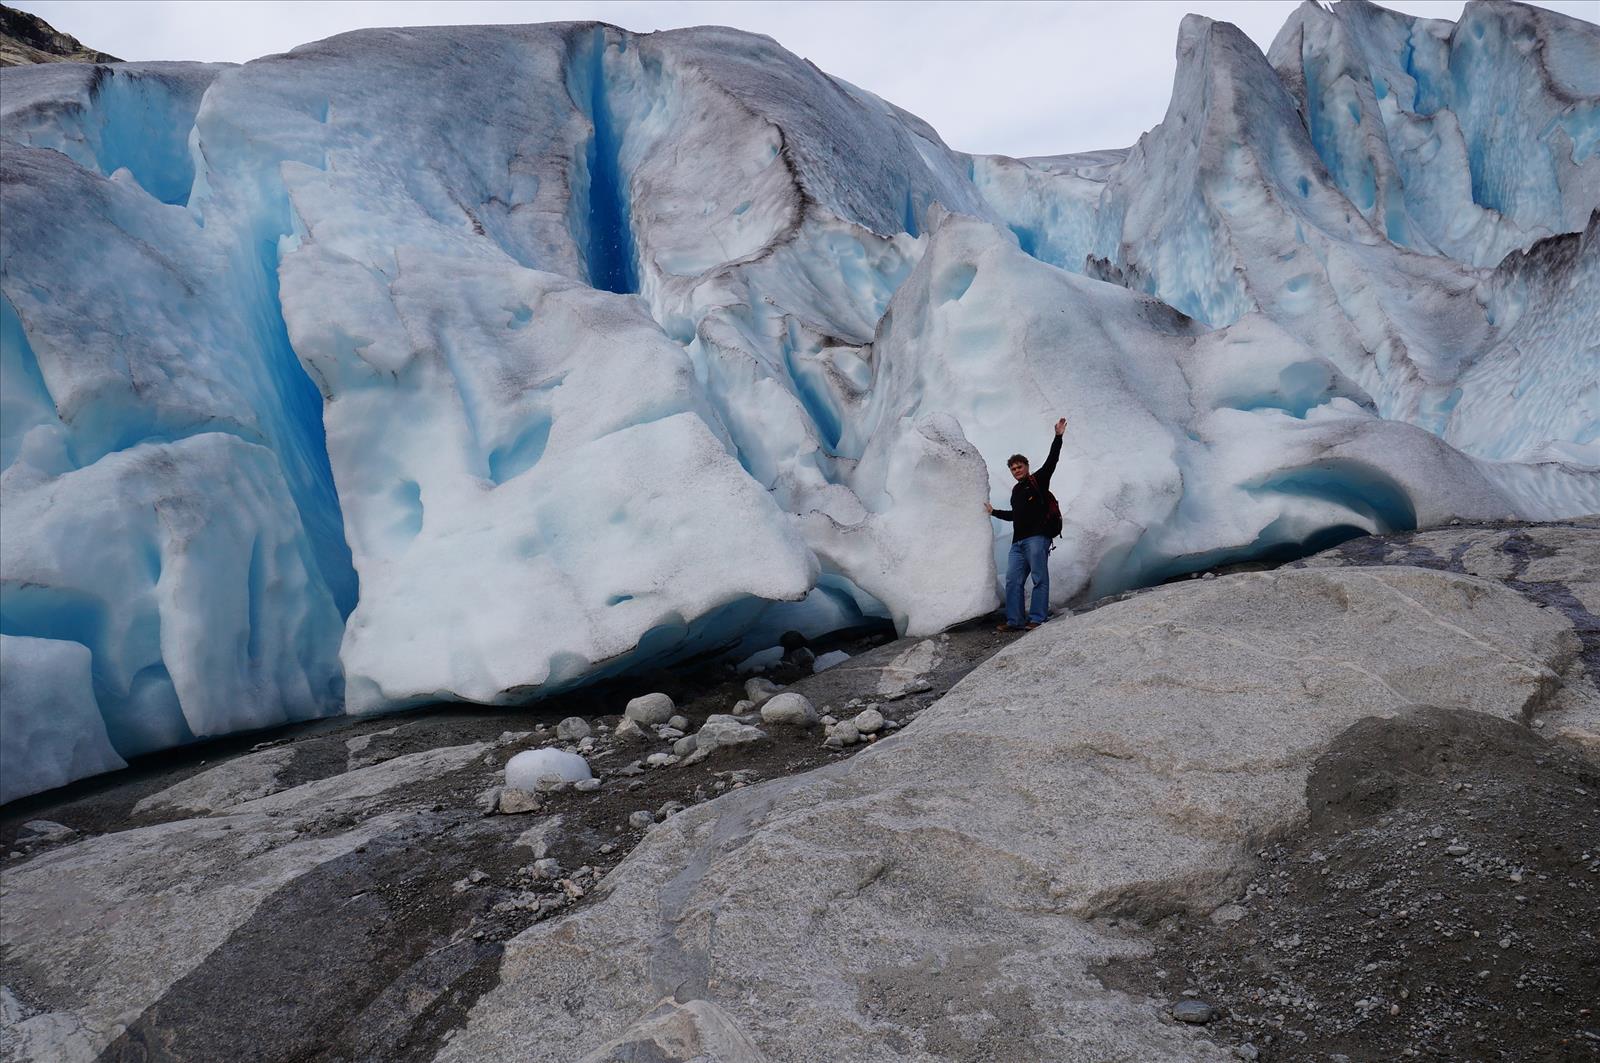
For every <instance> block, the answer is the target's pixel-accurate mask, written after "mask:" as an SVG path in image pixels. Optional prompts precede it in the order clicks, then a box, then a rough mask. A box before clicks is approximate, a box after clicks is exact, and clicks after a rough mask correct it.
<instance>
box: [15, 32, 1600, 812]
mask: <svg viewBox="0 0 1600 1063" xmlns="http://www.w3.org/2000/svg"><path fill="white" fill-rule="evenodd" d="M1177 56H1178V70H1177V75H1176V78H1175V83H1174V89H1173V96H1172V103H1171V106H1170V108H1169V110H1168V112H1167V114H1166V116H1165V117H1164V119H1163V120H1162V122H1161V123H1160V124H1159V125H1157V126H1156V127H1155V128H1153V129H1152V130H1150V131H1149V132H1148V133H1147V134H1145V135H1144V136H1143V137H1141V138H1140V140H1139V142H1138V143H1137V144H1134V145H1132V146H1130V147H1127V148H1124V149H1114V150H1106V151H1098V152H1092V153H1085V154H1079V155H1066V156H1055V157H1048V158H1033V159H1011V158H1006V157H1000V156H975V155H969V154H966V153H963V152H960V151H958V150H955V149H953V148H951V147H949V146H947V145H946V144H945V143H944V142H943V141H942V140H941V139H940V137H939V135H938V133H937V132H936V131H935V130H934V129H932V128H931V127H930V126H929V125H928V124H927V123H925V122H923V121H922V120H920V119H918V118H917V117H916V116H914V115H911V114H909V113H908V112H906V111H904V110H902V109H900V108H898V107H896V106H895V105H893V104H892V103H890V102H888V101H886V100H883V99H881V98H879V97H877V96H875V95H873V94H872V93H871V92H868V91H867V90H865V89H862V88H859V87H857V86H855V85H851V84H849V83H847V82H844V81H842V80H840V79H837V78H834V77H830V76H829V75H827V74H826V73H824V72H822V71H820V70H818V69H817V68H816V67H815V66H813V65H811V64H810V63H807V62H805V61H804V60H801V59H799V58H798V57H796V56H794V55H791V54H790V53H788V52H786V51H785V50H783V49H782V47H781V46H779V45H778V44H777V43H776V42H774V41H772V40H770V39H768V38H765V37H759V36H755V35H752V34H747V33H742V32H739V31H735V30H731V29H724V28H715V27H706V28H698V29H693V30H675V31H666V32H660V33H654V34H633V33H629V32H627V31H625V30H622V29H619V28H617V27H612V26H606V25H602V24H596V23H565V24H547V25H536V26H496V27H447V28H430V29H393V30H373V31H360V32H356V33H350V34H344V35H341V36H337V37H333V38H330V39H328V40H325V41H320V42H317V43H314V44H308V45H305V46H302V47H299V48H296V49H294V50H293V51H291V52H288V53H285V54H283V55H276V56H268V57H266V58H263V59H259V60H256V61H254V62H251V63H247V64H243V65H230V64H198V63H121V64H102V65H93V64H52V65H50V66H47V67H34V68H27V67H23V68H9V69H6V70H5V71H3V72H0V137H3V145H4V151H3V152H0V196H3V201H0V207H3V209H4V214H5V225H4V226H3V227H0V259H3V266H0V647H3V649H4V668H5V672H6V675H5V679H4V683H5V697H4V702H5V707H4V728H3V733H0V764H3V766H4V770H3V774H4V776H5V779H4V788H3V793H0V799H3V800H11V799H13V798H15V797H19V796H23V795H25V794H28V793H33V792H37V791H39V790H43V789H46V788H49V787H53V786H58V785H61V784H63V783H65V782H68V781H71V780H72V779H74V778H80V777H83V776H85V775H90V774H93V773H96V772H100V771H105V770H111V769H114V768H116V767H119V766H120V765H121V764H122V763H123V762H124V761H125V760H126V759H127V758H129V757H134V756H138V755H140V754H143V753H147V752H151V751H153V750H157V749H161V748H164V747H167V746H171V745H176V744H181V743H185V742H191V741H194V740H196V739H199V738H204V737H207V736H211V735H218V734H224V733H229V732H233V731H239V730H247V729H252V728H260V727H267V726H272V725H275V724H279V723H283V722H286V721H292V720H303V719H311V718H316V717H321V716H327V715H332V714H336V713H341V712H351V713H364V712H381V711H391V710H395V709H399V708H404V707H406V706H410V705H416V704H420V703H424V702H429V701H436V700H457V701H469V702H477V703H487V704H512V703H519V702H522V701H526V700H529V699H532V698H536V697H538V696H541V695H544V694H548V693H551V692H553V691H557V690H560V689H564V688H566V687H570V686H572V685H574V684H577V683H583V682H590V681H593V680H595V679H597V678H600V677H604V676H615V675H619V674H622V673H625V672H627V671H628V670H630V669H635V668H640V667H645V666H657V665H661V664H666V663H670V662H672V661H674V660H678V659H682V658H684V657H686V656H689V655H693V654H700V653H712V652H721V653H728V654H730V655H732V657H733V659H739V658H742V657H744V656H748V655H749V654H750V653H753V652H755V651H757V650H760V649H763V648H764V647H766V646H769V645H771V644H772V643H773V642H774V641H776V636H777V634H779V633H780V632H782V631H784V630H788V629H797V630H800V631H802V632H804V633H806V634H808V635H816V634H821V633H824V632H827V631H830V630H837V629H841V628H845V627H851V626H854V625H857V624H859V623H861V622H862V621H863V619H865V618H881V619H882V620H885V621H888V622H892V623H893V624H894V625H895V627H896V628H897V629H898V630H899V631H901V632H902V633H906V634H925V633H930V632H935V631H938V630H940V629H942V628H944V627H946V626H949V625H950V624H953V623H957V622H960V621H963V620H966V619H970V618H972V617H974V616H979V615H982V614H984V613H986V612H988V611H989V610H991V609H993V608H994V606H995V605H996V603H997V601H998V595H997V570H996V559H997V556H998V555H999V554H1000V553H1001V552H1002V551H1003V549H1004V547H1005V545H1006V540H1007V535H1008V532H1009V529H1008V528H1007V527H1005V526H1003V525H1000V524H998V523H996V522H991V521H989V520H988V519H987V518H985V517H984V516H983V513H982V503H983V501H984V500H985V499H987V498H990V497H991V493H992V492H994V493H995V497H1000V496H1002V495H1003V494H1004V492H1005V485H1004V483H1003V482H1002V481H1001V480H995V481H994V482H993V485H992V484H991V475H992V474H994V473H995V472H997V471H1000V470H1002V469H1003V461H1004V458H1005V456H1006V455H1008V454H1010V453H1011V452H1013V451H1017V450H1021V451H1022V452H1024V453H1035V452H1039V451H1042V449H1043V447H1044V445H1045V444H1046V443H1047V442H1048V432H1049V426H1050V424H1052V423H1053V422H1054V420H1055V418H1056V417H1057V416H1065V417H1066V418H1067V419H1068V431H1067V436H1066V441H1065V446H1064V450H1063V455H1062V460H1061V466H1060V471H1059V472H1058V473H1057V476H1056V480H1055V490H1056V493H1057V495H1058V497H1059V498H1060V499H1061V502H1062V507H1063V510H1064V513H1065V515H1066V521H1065V529H1064V533H1063V538H1062V539H1061V540H1060V541H1059V542H1058V543H1057V549H1056V550H1055V551H1054V553H1053V554H1052V558H1051V572H1052V580H1051V586H1052V598H1053V602H1054V604H1055V605H1056V606H1058V607H1059V606H1063V605H1068V604H1074V603H1080V602H1085V601H1089V600H1092V599H1094V598H1097V597H1099V596H1102V595H1105V594H1111V593H1116V592H1119V591H1123V590H1127V589H1129V588H1133V587H1138V586H1143V585H1148V584H1151V583H1155V582H1160V581H1162V580H1165V579H1170V578H1174V577H1177V576H1182V575H1185V574H1188V573H1193V572H1197V571H1200V570H1203V569H1206V568H1209V567H1212V566H1215V565H1217V564H1222V563H1227V562H1232V561H1243V560H1274V559H1282V558H1288V557H1293V556H1299V555H1302V554H1305V553H1308V552H1312V551H1315V550H1316V549H1319V548H1321V547H1322V546H1325V545H1331V544H1332V543H1335V542H1337V541H1340V540H1341V539H1344V538H1349V537H1351V536H1355V535H1359V534H1363V533H1369V532H1392V531H1400V530H1407V529H1411V528H1418V527H1426V526H1429V525H1434V524H1438V523H1441V522H1447V521H1449V520H1451V519H1453V518H1464V519H1486V518H1501V517H1506V516H1516V517H1519V518H1528V519H1552V518H1557V517H1563V516H1569V515H1573V514H1578V513H1592V512H1596V511H1600V150H1597V149H1600V76H1597V74H1596V71H1600V28H1597V27H1596V26H1595V25H1593V24H1590V23H1585V22H1581V21H1577V20H1573V19H1569V18H1564V17H1562V16H1559V15H1555V14H1553V13H1550V12H1547V11H1540V10H1537V9H1532V8H1528V7H1525V6H1523V5H1520V4H1517V3H1512V2H1508V0H1474V2H1471V3H1469V4H1468V5H1467V7H1466V9H1465V11H1464V12H1463V15H1462V18H1461V20H1460V21H1459V22H1457V23H1449V22H1442V21H1438V20H1427V19H1417V18H1412V17H1410V16H1406V15H1402V14H1398V13H1396V12H1392V11H1387V10H1385V9H1382V8H1380V7H1377V6H1376V5H1374V4H1371V3H1367V2H1364V0H1345V2H1342V3H1339V4H1336V5H1334V6H1333V7H1332V9H1331V10H1329V9H1325V8H1323V7H1321V6H1319V5H1316V4H1312V3H1306V4H1303V5H1302V6H1301V7H1300V8H1299V9H1298V10H1297V11H1296V12H1295V13H1294V14H1293V16H1292V17H1291V18H1290V20H1289V22H1288V23H1287V24H1286V25H1285V27H1284V29H1283V31H1282V32H1281V33H1280V34H1279V35H1278V38H1277V39H1276V40H1275V41H1274V43H1273V45H1272V46H1271V48H1270V49H1268V51H1267V52H1266V53H1263V52H1262V51H1261V49H1259V48H1257V47H1256V46H1255V45H1254V44H1253V43H1252V42H1251V41H1250V40H1249V39H1248V38H1246V37H1245V36H1244V35H1243V34H1242V33H1240V32H1239V31H1238V30H1237V29H1236V28H1234V27H1232V26H1230V25H1228V24H1226V23H1218V22H1213V21H1210V20H1207V19H1203V18H1199V17H1196V16H1190V17H1188V18H1186V19H1185V20H1184V21H1183V23H1182V26H1181V27H1180V30H1179V33H1178V41H1177Z"/></svg>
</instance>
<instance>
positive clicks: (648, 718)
mask: <svg viewBox="0 0 1600 1063" xmlns="http://www.w3.org/2000/svg"><path fill="white" fill-rule="evenodd" d="M677 711H678V710H677V706H675V705H673V704H672V699H671V698H669V697H667V695H665V694H659V693H657V694H645V695H643V696H641V697H637V698H634V699H633V700H632V701H630V702H628V707H627V708H626V709H624V710H623V715H624V716H626V717H627V718H628V719H630V720H632V721H634V722H635V723H638V724H642V725H644V726H646V727H653V726H655V725H656V724H658V723H666V722H667V721H668V720H670V719H672V717H673V716H674V715H676V714H677Z"/></svg>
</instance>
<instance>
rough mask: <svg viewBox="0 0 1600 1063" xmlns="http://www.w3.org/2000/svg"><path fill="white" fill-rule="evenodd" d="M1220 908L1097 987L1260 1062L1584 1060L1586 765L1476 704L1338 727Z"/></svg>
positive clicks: (1175, 922) (1593, 948)
mask: <svg viewBox="0 0 1600 1063" xmlns="http://www.w3.org/2000/svg"><path fill="white" fill-rule="evenodd" d="M1306 796H1307V803H1308V805H1309V808H1310V813H1311V817H1310V824H1309V826H1308V827H1307V828H1306V829H1305V830H1304V831H1303V832H1302V833H1300V834H1299V835H1297V836H1296V837H1293V838H1290V839H1287V840H1285V841H1284V842H1282V843H1280V844H1278V845H1275V846H1273V847H1271V848H1270V849H1266V850H1263V851H1262V852H1260V853H1259V854H1258V856H1259V858H1260V871H1259V873H1258V874H1257V876H1256V877H1255V880H1254V881H1253V882H1252V883H1251V884H1250V886H1249V887H1248V889H1247V890H1246V893H1245V896H1244V897H1243V898H1242V899H1241V900H1240V901H1239V903H1238V904H1237V905H1231V906H1225V907H1224V908H1223V909H1220V910H1219V911H1218V912H1216V913H1213V914H1212V916H1211V917H1210V918H1206V917H1204V916H1201V917H1198V918H1196V917H1182V916H1174V917H1171V918H1169V919H1168V920H1166V921H1165V922H1164V923H1163V924H1162V925H1161V928H1160V930H1159V937H1158V943H1157V948H1156V953H1155V955H1154V957H1153V958H1151V959H1149V960H1143V961H1136V962H1128V961H1120V962H1118V963H1115V964H1111V965H1108V966H1107V967H1106V968H1104V969H1103V970H1102V977H1103V978H1104V979H1105V981H1106V983H1107V984H1108V985H1111V986H1114V987H1116V988H1123V989H1127V990H1129V991H1133V992H1139V993H1143V994H1148V995H1151V996H1155V997H1158V998H1160V999H1163V1000H1165V1001H1168V1002H1169V1003H1170V1002H1176V1001H1179V1000H1182V999H1184V995H1185V993H1189V994H1192V995H1196V996H1198V998H1199V999H1200V1000H1202V1001H1205V1002H1206V1003H1209V1004H1212V1005H1214V1006H1215V1007H1216V1008H1217V1009H1218V1011H1219V1017H1218V1018H1217V1019H1216V1021H1214V1022H1213V1023H1211V1025H1210V1026H1208V1027H1207V1028H1206V1034H1207V1035H1208V1036H1210V1037H1212V1038H1214V1039H1216V1040H1219V1041H1222V1042H1224V1043H1227V1042H1232V1043H1234V1044H1237V1045H1240V1046H1249V1047H1242V1048H1241V1052H1240V1054H1241V1056H1242V1057H1244V1058H1257V1056H1256V1055H1252V1054H1251V1053H1252V1052H1255V1053H1257V1054H1258V1056H1259V1058H1260V1059H1263V1060H1330V1061H1337V1060H1339V1059H1340V1058H1343V1059H1346V1060H1350V1061H1356V1060H1379V1059H1381V1060H1392V1059H1409V1058H1421V1059H1449V1060H1506V1061H1511V1060H1516V1061H1519V1063H1520V1061H1534V1060H1538V1061H1557V1060H1559V1061H1575V1060H1596V1059H1600V765H1597V764H1596V762H1595V761H1594V760H1592V759H1589V758H1588V757H1586V756H1585V755H1584V754H1583V753H1582V752H1581V751H1579V750H1576V749H1574V748H1569V747H1567V746H1565V745H1562V744H1558V743H1554V742H1551V741H1548V740H1546V739H1544V738H1542V737H1541V736H1539V735H1538V734H1537V733H1536V732H1535V731H1532V730H1530V729H1529V728H1527V727H1525V726H1523V725H1521V724H1518V723H1512V722H1509V721H1506V720H1502V719H1499V718H1496V717H1491V716H1487V715H1484V714H1481V713H1471V712H1465V711H1459V710H1441V709H1434V708H1418V709H1416V710H1414V711H1412V712H1409V713H1407V714H1405V715H1402V716H1399V717H1396V718H1393V719H1376V718H1369V719H1365V720H1361V721H1360V722H1358V723H1356V724H1355V725H1354V726H1352V727H1351V728H1349V729H1348V730H1347V731H1346V732H1345V733H1344V734H1343V735H1341V736H1340V737H1339V738H1338V739H1337V740H1336V741H1335V743H1334V744H1333V746H1332V748H1330V750H1329V751H1328V752H1327V753H1326V754H1325V755H1324V756H1323V757H1322V758H1321V759H1320V760H1319V761H1318V762H1317V764H1316V765H1315V767H1314V769H1313V771H1312V773H1311V776H1310V778H1309V780H1308V782H1307V786H1306Z"/></svg>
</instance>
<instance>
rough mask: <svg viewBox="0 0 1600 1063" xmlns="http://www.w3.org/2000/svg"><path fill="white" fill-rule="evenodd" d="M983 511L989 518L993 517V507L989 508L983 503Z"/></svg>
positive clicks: (987, 504)
mask: <svg viewBox="0 0 1600 1063" xmlns="http://www.w3.org/2000/svg"><path fill="white" fill-rule="evenodd" d="M983 511H984V512H985V513H987V514H989V515H990V516H993V515H994V507H993V506H991V505H990V504H989V503H987V502H985V503H984V504H983Z"/></svg>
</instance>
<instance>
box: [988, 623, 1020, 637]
mask: <svg viewBox="0 0 1600 1063" xmlns="http://www.w3.org/2000/svg"><path fill="white" fill-rule="evenodd" d="M995 630H996V631H998V632H1000V633H1001V634H1002V635H1009V634H1012V633H1014V632H1017V631H1021V630H1023V629H1022V628H1020V627H1012V626H1011V625H1010V624H1001V625H1000V626H999V627H997V628H995Z"/></svg>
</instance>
